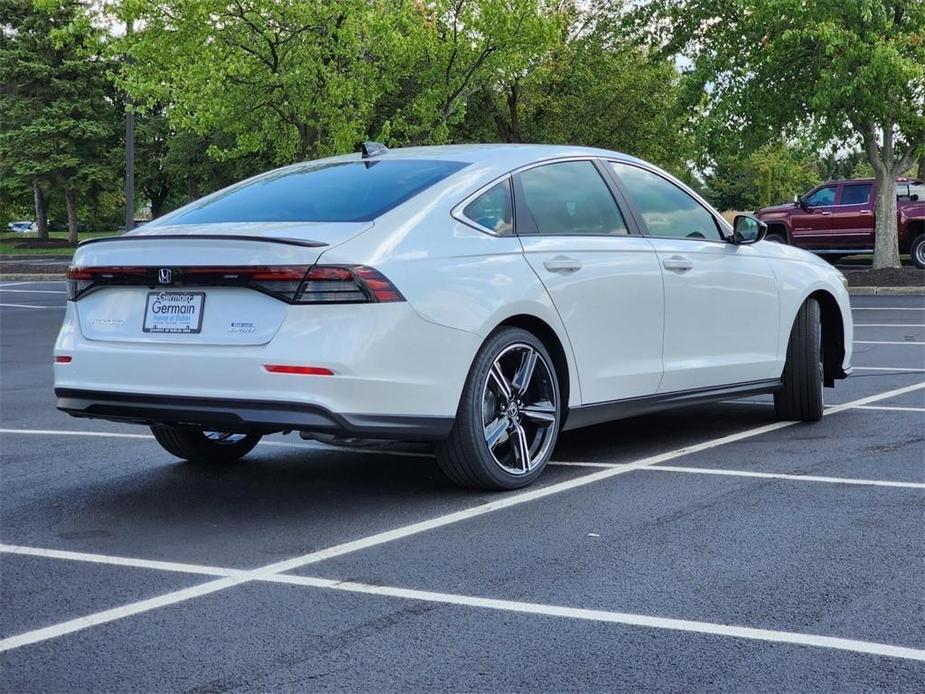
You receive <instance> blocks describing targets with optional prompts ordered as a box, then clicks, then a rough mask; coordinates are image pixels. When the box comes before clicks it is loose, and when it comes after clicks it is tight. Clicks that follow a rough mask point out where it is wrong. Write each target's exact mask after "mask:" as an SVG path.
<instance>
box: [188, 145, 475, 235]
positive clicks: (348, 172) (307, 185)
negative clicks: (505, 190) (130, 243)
mask: <svg viewBox="0 0 925 694" xmlns="http://www.w3.org/2000/svg"><path fill="white" fill-rule="evenodd" d="M465 165H466V164H465V163H463V162H455V161H426V160H419V159H394V160H379V161H351V162H337V163H328V164H315V165H312V164H308V165H306V166H304V167H299V168H296V169H285V170H282V171H278V172H275V173H271V174H269V175H267V176H262V177H261V178H259V179H257V180H255V181H252V182H250V183H247V184H245V185H243V186H239V187H233V188H229V189H228V190H226V191H225V192H223V193H219V194H218V195H217V196H216V197H213V198H211V199H208V200H203V201H201V202H198V203H193V204H192V205H190V206H189V207H187V208H185V209H183V210H181V211H180V212H179V213H178V214H177V216H175V217H172V218H171V219H170V223H172V224H209V223H217V222H367V221H369V220H371V219H375V218H376V217H378V216H380V215H382V214H384V213H386V212H388V211H389V210H391V209H392V208H393V207H396V206H397V205H400V204H401V203H403V202H405V201H406V200H408V199H409V198H412V197H414V196H415V195H417V194H418V193H420V192H421V191H423V190H425V189H426V188H429V187H430V186H432V185H434V184H435V183H438V182H439V181H442V180H443V179H444V178H446V177H447V176H449V175H450V174H452V173H455V172H456V171H459V170H460V169H461V168H463V167H464V166H465Z"/></svg>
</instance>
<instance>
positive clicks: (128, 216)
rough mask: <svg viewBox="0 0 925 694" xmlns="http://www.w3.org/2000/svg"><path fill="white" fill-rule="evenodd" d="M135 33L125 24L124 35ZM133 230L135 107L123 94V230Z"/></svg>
mask: <svg viewBox="0 0 925 694" xmlns="http://www.w3.org/2000/svg"><path fill="white" fill-rule="evenodd" d="M134 31H135V20H134V18H130V19H128V20H126V22H125V35H126V36H131V35H132V33H133V32H134ZM134 228H135V105H134V104H133V103H132V97H131V96H130V95H129V94H128V93H126V94H125V230H126V231H131V230H132V229H134Z"/></svg>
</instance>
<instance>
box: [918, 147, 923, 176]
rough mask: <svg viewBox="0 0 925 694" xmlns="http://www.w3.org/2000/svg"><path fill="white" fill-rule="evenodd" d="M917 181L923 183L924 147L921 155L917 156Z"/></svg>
mask: <svg viewBox="0 0 925 694" xmlns="http://www.w3.org/2000/svg"><path fill="white" fill-rule="evenodd" d="M918 179H919V180H920V181H925V147H923V148H922V153H921V154H920V155H919V172H918Z"/></svg>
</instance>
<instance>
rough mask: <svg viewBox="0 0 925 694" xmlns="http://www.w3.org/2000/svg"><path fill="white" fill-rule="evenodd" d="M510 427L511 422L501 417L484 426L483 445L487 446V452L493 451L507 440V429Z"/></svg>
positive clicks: (503, 416)
mask: <svg viewBox="0 0 925 694" xmlns="http://www.w3.org/2000/svg"><path fill="white" fill-rule="evenodd" d="M510 427H511V420H510V419H508V418H507V416H505V415H502V416H500V417H498V418H497V419H496V420H494V421H493V422H491V423H490V424H487V425H486V426H485V443H487V444H488V449H489V450H492V451H493V450H494V449H495V448H497V447H498V446H500V445H501V444H502V443H504V442H505V441H507V440H508V438H509V437H510V434H509V433H508V429H510Z"/></svg>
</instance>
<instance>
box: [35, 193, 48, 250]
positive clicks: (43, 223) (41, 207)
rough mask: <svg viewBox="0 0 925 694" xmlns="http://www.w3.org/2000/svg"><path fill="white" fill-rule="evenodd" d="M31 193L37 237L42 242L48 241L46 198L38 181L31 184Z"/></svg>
mask: <svg viewBox="0 0 925 694" xmlns="http://www.w3.org/2000/svg"><path fill="white" fill-rule="evenodd" d="M32 192H33V194H34V196H35V224H36V226H37V227H38V235H39V238H40V239H42V240H47V239H48V197H47V196H46V195H45V191H43V190H42V184H41V183H39V182H38V181H34V182H33V183H32Z"/></svg>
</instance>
